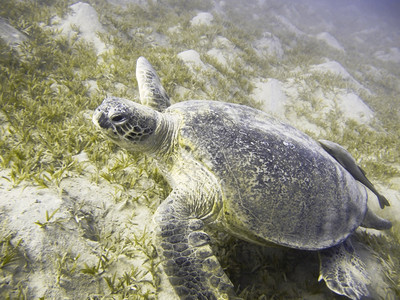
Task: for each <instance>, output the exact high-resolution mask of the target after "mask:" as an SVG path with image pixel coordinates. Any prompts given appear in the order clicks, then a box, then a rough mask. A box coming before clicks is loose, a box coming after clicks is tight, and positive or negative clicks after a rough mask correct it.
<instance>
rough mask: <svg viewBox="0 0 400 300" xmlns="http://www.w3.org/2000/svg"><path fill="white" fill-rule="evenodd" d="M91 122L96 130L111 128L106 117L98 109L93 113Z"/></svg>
mask: <svg viewBox="0 0 400 300" xmlns="http://www.w3.org/2000/svg"><path fill="white" fill-rule="evenodd" d="M92 120H93V123H94V125H96V127H98V128H101V129H109V128H111V127H112V126H111V121H110V119H109V118H108V116H107V115H106V114H105V113H104V112H102V111H101V110H100V109H98V108H97V109H96V110H95V111H94V113H93V119H92Z"/></svg>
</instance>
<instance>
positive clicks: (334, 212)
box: [93, 57, 390, 299]
mask: <svg viewBox="0 0 400 300" xmlns="http://www.w3.org/2000/svg"><path fill="white" fill-rule="evenodd" d="M137 79H138V83H139V91H140V97H141V101H142V104H145V105H142V104H138V103H135V102H132V101H129V100H126V99H121V98H116V97H109V98H106V99H105V100H104V101H103V103H102V104H101V105H100V106H99V107H98V108H97V109H96V111H95V113H94V115H93V122H94V123H95V124H96V125H97V127H98V128H100V129H101V130H102V131H103V132H104V133H105V134H106V135H107V136H108V137H109V138H111V139H112V140H113V141H114V142H116V143H117V144H119V145H120V146H121V147H123V148H125V149H127V150H129V151H135V152H137V151H139V152H143V153H146V154H147V155H150V156H152V157H154V158H155V159H156V160H157V162H158V166H159V169H160V170H161V172H162V173H163V175H164V176H165V178H166V180H167V181H168V183H169V184H170V186H171V188H172V192H171V194H170V195H169V196H168V197H167V199H165V200H164V202H163V203H162V204H161V205H160V207H159V208H158V209H157V212H156V214H155V216H154V221H155V222H156V224H157V229H156V233H155V245H156V247H157V250H158V252H159V254H160V256H161V259H162V263H163V267H164V270H165V272H166V274H167V275H168V277H169V280H170V282H171V284H172V286H173V287H174V289H175V291H176V293H177V294H178V295H179V296H180V297H181V298H182V299H234V298H235V297H236V295H235V292H234V287H233V285H232V283H231V282H230V280H229V278H228V277H227V276H226V275H225V273H224V272H223V270H222V268H221V266H220V264H219V262H218V261H217V259H216V258H215V256H214V255H213V253H212V251H211V248H210V245H209V244H210V238H209V236H208V235H207V233H205V232H204V231H203V228H204V225H205V224H208V225H211V226H215V227H216V228H219V229H221V230H225V231H227V232H229V233H231V234H233V235H235V236H237V237H239V238H241V239H244V240H247V241H249V242H253V243H257V244H261V245H270V244H271V243H272V244H277V245H281V246H286V247H291V248H296V249H302V250H319V253H320V261H321V275H320V279H324V280H325V281H326V283H327V285H328V287H329V288H330V289H332V290H333V291H334V292H336V293H338V294H342V295H346V296H347V297H349V298H352V299H360V298H361V297H363V296H367V295H368V294H369V292H368V288H367V286H368V283H369V278H368V274H367V273H366V271H365V268H364V264H363V262H362V261H361V260H360V259H359V257H358V256H357V253H356V252H355V250H354V249H353V247H352V245H351V242H350V239H349V236H350V235H351V234H352V233H353V232H354V231H355V230H356V229H357V228H358V227H359V226H368V224H373V226H374V228H377V229H384V228H388V227H390V222H389V221H386V220H383V219H380V218H379V217H377V216H375V215H374V214H373V213H372V212H370V211H368V208H367V193H366V191H365V188H364V187H363V186H362V185H361V184H359V183H358V182H357V181H356V180H355V178H354V177H353V176H352V174H351V173H349V172H348V171H347V170H346V169H345V168H343V167H342V165H341V164H339V163H338V162H337V160H336V159H334V158H333V157H332V156H331V155H329V154H328V153H327V152H326V151H325V150H324V149H323V148H322V147H321V145H320V144H319V143H318V142H316V141H314V140H313V139H311V138H310V137H308V136H307V135H305V134H304V133H302V132H300V131H298V130H296V129H295V128H293V127H291V126H289V125H286V124H284V123H282V122H280V121H277V120H276V119H273V118H271V117H270V116H268V115H267V114H265V113H263V112H261V111H258V110H255V109H252V108H249V107H246V106H242V105H236V104H229V103H223V102H214V101H186V102H181V103H178V104H174V105H172V106H171V105H170V103H169V98H168V96H167V94H166V93H165V90H164V89H163V88H162V86H161V83H160V80H159V78H158V76H157V74H156V72H155V71H154V69H153V68H152V66H151V65H150V63H149V62H148V61H147V60H146V59H145V58H143V57H141V58H139V59H138V63H137ZM366 224H367V225H366Z"/></svg>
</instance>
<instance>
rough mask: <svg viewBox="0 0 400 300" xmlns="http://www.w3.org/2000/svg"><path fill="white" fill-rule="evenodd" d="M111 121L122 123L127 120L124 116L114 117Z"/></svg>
mask: <svg viewBox="0 0 400 300" xmlns="http://www.w3.org/2000/svg"><path fill="white" fill-rule="evenodd" d="M110 119H111V121H113V122H114V123H120V122H123V121H125V119H126V118H125V117H124V116H123V115H113V116H112V117H111V118H110Z"/></svg>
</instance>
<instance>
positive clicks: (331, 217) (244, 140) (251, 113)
mask: <svg viewBox="0 0 400 300" xmlns="http://www.w3.org/2000/svg"><path fill="white" fill-rule="evenodd" d="M165 113H166V114H173V115H175V114H178V115H180V118H181V123H180V128H179V134H178V140H179V145H180V146H182V147H186V148H188V147H189V148H190V150H191V153H192V155H193V157H194V158H195V159H196V160H197V161H199V162H201V163H202V164H203V165H204V166H205V167H206V168H207V169H208V170H210V172H212V173H213V174H214V176H215V177H216V178H217V179H218V180H219V182H220V184H221V190H222V193H223V220H224V226H225V227H226V229H227V230H228V231H230V232H231V233H234V234H236V235H237V236H239V237H241V238H243V239H247V240H252V241H260V240H262V241H268V242H272V243H275V244H278V245H283V246H287V247H292V248H298V249H306V250H317V249H323V248H327V247H331V246H333V245H336V244H338V243H340V242H342V241H343V240H344V239H346V238H347V237H348V236H349V235H350V234H351V233H352V232H353V231H354V230H355V229H356V228H357V227H358V226H359V225H360V224H361V222H362V221H363V219H364V216H365V213H366V210H367V205H366V202H367V194H366V191H365V189H364V188H363V187H362V186H361V185H360V184H359V183H357V182H356V180H354V178H353V177H352V176H351V175H350V174H349V173H348V172H347V171H346V170H345V169H344V168H343V167H342V166H341V165H340V164H339V163H337V161H336V160H334V159H333V158H332V157H331V156H330V155H329V154H327V153H326V152H325V150H324V149H323V148H322V147H321V146H320V145H319V144H318V143H317V142H315V141H314V140H313V139H312V138H310V137H309V136H307V135H306V134H304V133H302V132H300V131H299V130H297V129H295V128H293V127H292V126H289V125H287V124H284V123H282V122H280V121H278V120H276V119H274V118H272V117H270V116H268V115H267V114H265V113H263V112H261V111H258V110H255V109H252V108H249V107H247V106H242V105H236V104H228V103H222V102H214V101H187V102H181V103H178V104H175V105H173V106H170V107H169V108H168V109H167V110H166V111H165Z"/></svg>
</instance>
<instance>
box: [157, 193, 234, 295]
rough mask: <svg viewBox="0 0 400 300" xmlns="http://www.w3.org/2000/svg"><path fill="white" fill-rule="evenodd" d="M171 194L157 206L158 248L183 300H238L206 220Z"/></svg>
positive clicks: (171, 279) (166, 269)
mask: <svg viewBox="0 0 400 300" xmlns="http://www.w3.org/2000/svg"><path fill="white" fill-rule="evenodd" d="M178 202H179V201H176V199H173V198H172V197H171V196H169V197H168V198H167V199H166V200H165V201H164V202H163V203H162V204H161V206H160V207H159V208H158V209H157V212H156V215H155V217H154V220H155V222H156V224H157V229H156V247H157V252H158V253H159V255H160V256H161V261H162V264H163V267H164V271H165V273H166V274H167V276H168V278H169V281H170V283H171V284H172V286H173V287H174V289H175V291H176V293H177V294H178V296H179V297H180V298H181V299H238V298H237V297H236V296H235V292H234V287H233V285H232V283H231V281H230V280H229V278H228V276H227V275H226V274H225V273H224V271H223V270H222V268H221V266H220V264H219V262H218V260H217V258H216V257H215V256H214V255H213V253H212V250H211V247H210V245H209V243H210V237H209V236H208V234H207V233H205V232H204V231H202V229H203V226H204V222H203V221H202V220H201V219H200V218H197V217H196V216H194V215H193V212H191V211H190V208H189V207H187V206H185V204H184V203H178Z"/></svg>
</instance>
